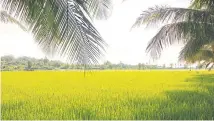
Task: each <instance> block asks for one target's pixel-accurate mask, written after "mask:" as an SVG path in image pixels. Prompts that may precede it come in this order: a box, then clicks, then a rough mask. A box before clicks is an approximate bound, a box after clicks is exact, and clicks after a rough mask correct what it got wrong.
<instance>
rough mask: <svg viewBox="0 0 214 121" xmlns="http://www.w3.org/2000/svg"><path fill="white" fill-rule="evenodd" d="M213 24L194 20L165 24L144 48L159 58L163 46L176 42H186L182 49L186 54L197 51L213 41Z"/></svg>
mask: <svg viewBox="0 0 214 121" xmlns="http://www.w3.org/2000/svg"><path fill="white" fill-rule="evenodd" d="M213 32H214V25H212V24H205V23H195V22H177V23H173V24H167V25H165V26H164V27H162V28H161V29H160V31H159V32H158V33H157V34H156V35H155V36H154V37H153V38H152V39H151V41H150V42H149V44H148V46H147V48H146V50H147V52H149V53H150V54H151V56H152V57H154V58H159V57H160V55H161V51H162V50H163V48H164V47H167V46H169V45H172V44H174V43H175V42H178V43H186V47H185V48H186V49H184V51H182V53H185V52H187V51H188V54H191V55H192V54H195V53H197V51H198V50H200V48H201V47H202V46H203V45H205V44H208V43H210V42H213V41H214V35H213V34H212V33H213Z"/></svg>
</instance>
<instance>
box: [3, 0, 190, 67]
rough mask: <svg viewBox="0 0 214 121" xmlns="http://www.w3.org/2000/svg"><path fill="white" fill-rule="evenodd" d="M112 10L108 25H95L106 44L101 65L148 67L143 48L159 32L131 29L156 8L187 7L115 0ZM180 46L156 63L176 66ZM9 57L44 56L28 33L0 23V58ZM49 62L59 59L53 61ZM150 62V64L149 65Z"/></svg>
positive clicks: (171, 0)
mask: <svg viewBox="0 0 214 121" xmlns="http://www.w3.org/2000/svg"><path fill="white" fill-rule="evenodd" d="M114 1H115V6H114V11H113V14H112V16H111V17H110V18H109V19H108V20H107V21H95V25H96V27H97V29H98V30H99V31H100V33H101V35H102V36H103V38H104V39H105V40H106V42H107V44H108V47H107V48H106V49H107V51H106V53H105V57H104V58H102V59H101V60H102V61H106V60H109V61H111V62H113V63H119V62H120V61H121V62H123V63H127V64H137V63H148V62H149V61H150V59H149V57H148V56H147V54H146V53H145V48H146V46H147V43H148V42H149V40H150V39H151V38H152V37H153V36H154V35H155V33H156V32H157V31H158V30H159V29H160V27H156V28H150V29H145V28H138V29H134V30H132V31H130V28H131V26H132V24H133V23H134V21H135V20H136V18H137V17H138V16H139V15H140V13H141V12H142V11H144V10H146V9H148V8H149V7H154V6H155V5H168V6H173V7H188V5H189V3H190V2H189V0H126V2H124V3H121V1H120V0H114ZM181 47H182V45H174V46H171V47H169V48H167V49H165V50H164V52H163V54H162V57H161V58H160V59H159V60H158V61H157V62H155V63H158V64H163V63H166V64H169V63H176V62H177V60H178V53H179V51H180V49H181ZM8 54H12V55H14V56H15V57H18V56H30V57H36V58H44V57H45V55H44V54H43V53H42V51H41V50H40V49H39V47H38V46H37V44H36V43H35V42H34V40H33V38H32V36H31V35H30V34H29V33H26V32H24V31H22V30H21V29H20V28H19V27H17V26H16V25H12V24H3V23H0V56H2V55H8ZM49 58H50V59H60V58H59V57H54V58H51V57H49ZM150 62H151V61H150Z"/></svg>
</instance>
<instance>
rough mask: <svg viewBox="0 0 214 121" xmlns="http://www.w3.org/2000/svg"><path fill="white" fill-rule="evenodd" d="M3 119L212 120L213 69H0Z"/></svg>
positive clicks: (213, 99)
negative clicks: (86, 70)
mask: <svg viewBox="0 0 214 121" xmlns="http://www.w3.org/2000/svg"><path fill="white" fill-rule="evenodd" d="M1 78H2V98H1V110H2V119H29V120H30V119H91V120H92V119H103V120H104V119H127V120H128V119H135V120H136V119H144V120H145V119H209V120H211V119H213V117H214V72H207V71H191V72H190V71H100V72H92V73H88V74H87V76H86V77H85V78H84V75H83V73H82V72H2V77H1Z"/></svg>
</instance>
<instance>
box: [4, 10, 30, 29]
mask: <svg viewBox="0 0 214 121" xmlns="http://www.w3.org/2000/svg"><path fill="white" fill-rule="evenodd" d="M0 22H3V23H13V24H16V25H18V26H19V27H20V28H21V29H22V30H24V31H27V29H26V28H25V27H24V26H23V25H22V24H21V23H20V22H19V21H17V20H16V19H15V18H13V17H12V16H10V15H9V14H8V13H7V12H5V11H0Z"/></svg>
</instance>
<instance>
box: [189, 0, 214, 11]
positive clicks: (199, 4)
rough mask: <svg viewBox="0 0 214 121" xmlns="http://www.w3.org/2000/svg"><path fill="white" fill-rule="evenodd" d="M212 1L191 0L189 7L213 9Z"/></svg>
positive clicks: (213, 3)
mask: <svg viewBox="0 0 214 121" xmlns="http://www.w3.org/2000/svg"><path fill="white" fill-rule="evenodd" d="M213 7H214V1H213V0H193V1H192V3H191V6H190V8H194V9H202V8H204V9H209V10H213Z"/></svg>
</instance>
